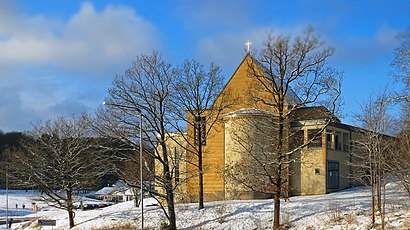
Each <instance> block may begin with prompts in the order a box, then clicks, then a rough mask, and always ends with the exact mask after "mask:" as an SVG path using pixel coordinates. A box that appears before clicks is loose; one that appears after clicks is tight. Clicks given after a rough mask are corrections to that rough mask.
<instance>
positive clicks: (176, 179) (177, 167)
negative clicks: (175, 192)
mask: <svg viewBox="0 0 410 230" xmlns="http://www.w3.org/2000/svg"><path fill="white" fill-rule="evenodd" d="M174 155H175V156H174V157H175V182H176V183H178V182H179V159H180V156H179V151H178V149H177V147H174Z"/></svg>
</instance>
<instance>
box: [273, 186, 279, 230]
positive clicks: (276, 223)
mask: <svg viewBox="0 0 410 230" xmlns="http://www.w3.org/2000/svg"><path fill="white" fill-rule="evenodd" d="M273 203H274V212H273V229H279V227H280V222H279V221H280V194H275V196H274V197H273Z"/></svg>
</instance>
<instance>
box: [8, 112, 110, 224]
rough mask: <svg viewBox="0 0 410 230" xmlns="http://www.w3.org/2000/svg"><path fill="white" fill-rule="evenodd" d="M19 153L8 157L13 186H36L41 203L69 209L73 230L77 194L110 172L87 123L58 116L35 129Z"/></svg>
mask: <svg viewBox="0 0 410 230" xmlns="http://www.w3.org/2000/svg"><path fill="white" fill-rule="evenodd" d="M27 136H28V137H27V138H24V139H23V140H22V142H21V148H20V149H19V151H16V152H13V154H12V156H10V157H9V162H10V167H9V170H10V175H13V180H14V183H16V184H18V185H20V186H23V187H26V188H27V187H36V188H38V189H39V190H40V191H41V192H42V193H44V194H45V196H42V199H41V200H42V201H44V202H47V203H48V204H49V205H51V206H54V207H57V208H60V209H63V210H66V211H67V212H68V217H69V218H68V219H69V225H70V228H72V227H74V225H75V224H74V217H75V214H74V202H75V201H76V199H75V197H74V193H75V192H76V191H79V190H81V189H84V188H87V187H88V186H90V185H92V184H93V183H94V182H95V181H97V180H98V179H99V178H100V177H102V176H103V175H105V174H106V173H107V170H108V169H109V167H107V163H106V162H105V160H106V157H105V154H104V151H103V150H101V149H99V148H98V145H99V144H97V141H99V139H98V138H96V137H95V136H94V135H93V133H92V132H91V131H90V129H89V127H88V125H87V123H86V122H85V121H84V120H83V119H82V118H78V117H73V118H71V119H70V118H65V117H59V118H57V119H56V120H54V121H51V120H49V121H46V122H43V123H39V124H37V125H34V126H33V130H32V131H31V132H29V133H28V134H27Z"/></svg>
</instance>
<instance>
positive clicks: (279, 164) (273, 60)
mask: <svg viewBox="0 0 410 230" xmlns="http://www.w3.org/2000/svg"><path fill="white" fill-rule="evenodd" d="M333 53H334V49H333V48H330V47H326V46H325V44H324V42H322V41H321V40H320V39H319V38H318V37H317V36H315V35H314V33H313V30H312V29H307V30H306V31H305V32H304V34H303V35H301V36H297V37H293V38H292V37H291V36H288V37H287V36H281V35H278V36H269V37H268V39H267V41H266V42H265V44H264V48H263V49H262V50H261V51H260V52H259V54H258V55H257V56H256V58H254V57H251V58H249V61H248V66H249V72H248V76H249V77H250V78H252V79H255V80H256V81H257V82H258V84H255V85H253V88H251V89H250V92H249V95H250V97H251V99H252V100H253V101H254V103H255V104H256V105H257V107H258V108H260V109H261V110H268V111H272V112H273V114H272V115H271V118H270V119H269V120H270V123H271V124H272V125H273V129H274V134H271V135H268V137H269V138H272V140H271V141H268V144H270V147H271V150H270V155H269V156H270V157H269V158H266V159H265V160H264V161H263V162H262V161H260V162H259V166H260V167H267V166H271V168H270V169H269V170H268V171H267V172H266V173H267V174H269V178H270V183H271V185H272V186H271V189H269V190H270V192H271V193H273V197H274V226H273V227H274V229H278V228H279V226H280V221H279V218H280V201H281V194H284V193H288V192H289V188H288V184H289V175H290V170H291V169H290V165H291V163H292V162H293V161H294V160H295V159H294V157H293V154H294V153H296V152H297V151H299V150H300V149H301V148H303V146H306V144H307V143H303V144H301V145H300V146H292V145H288V143H290V142H289V140H290V139H291V138H293V137H294V136H296V135H297V130H292V129H291V128H290V124H291V122H292V121H293V120H294V119H296V118H295V114H296V113H295V111H297V110H298V109H300V108H303V107H307V106H325V107H326V108H327V110H326V111H328V112H325V113H324V114H326V117H325V118H324V120H326V122H327V123H326V124H323V125H322V128H321V129H319V130H318V132H317V133H316V134H315V135H313V136H312V138H311V140H310V141H313V140H314V139H316V138H317V137H318V136H319V135H321V132H322V131H323V130H324V129H325V127H326V126H327V124H329V123H330V122H331V121H332V114H333V113H334V112H335V110H336V108H337V106H338V105H339V104H338V102H339V100H338V99H339V97H340V93H341V77H342V74H341V73H340V72H338V71H336V70H335V69H334V68H332V67H329V66H328V58H329V57H330V56H332V55H333ZM272 135H273V136H272ZM290 147H291V148H290ZM292 158H293V159H292ZM258 161H259V160H258Z"/></svg>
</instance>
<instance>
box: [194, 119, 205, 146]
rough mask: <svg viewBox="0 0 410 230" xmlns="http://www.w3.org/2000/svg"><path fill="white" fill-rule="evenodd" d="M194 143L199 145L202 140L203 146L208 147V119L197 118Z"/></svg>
mask: <svg viewBox="0 0 410 230" xmlns="http://www.w3.org/2000/svg"><path fill="white" fill-rule="evenodd" d="M194 137H195V140H194V143H195V145H198V143H199V142H198V140H199V138H200V140H201V143H202V146H205V145H206V117H200V118H199V117H196V118H195V123H194Z"/></svg>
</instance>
